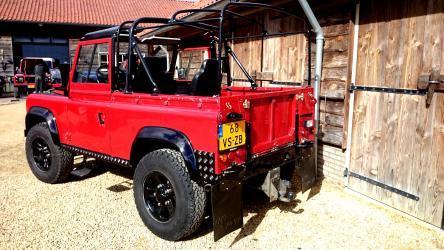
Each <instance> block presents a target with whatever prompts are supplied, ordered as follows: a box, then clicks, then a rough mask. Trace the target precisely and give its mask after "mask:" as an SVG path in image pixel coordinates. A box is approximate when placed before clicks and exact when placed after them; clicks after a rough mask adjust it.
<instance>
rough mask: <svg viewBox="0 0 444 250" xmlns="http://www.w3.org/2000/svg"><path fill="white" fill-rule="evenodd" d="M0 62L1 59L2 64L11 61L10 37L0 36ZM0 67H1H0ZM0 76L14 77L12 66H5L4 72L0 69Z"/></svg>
mask: <svg viewBox="0 0 444 250" xmlns="http://www.w3.org/2000/svg"><path fill="white" fill-rule="evenodd" d="M0 51H1V52H2V54H0V62H1V60H2V59H3V61H4V62H7V61H8V60H13V53H12V37H11V36H10V35H1V36H0ZM0 66H1V65H0ZM0 75H2V76H13V75H14V65H13V64H7V66H6V70H3V68H1V67H0Z"/></svg>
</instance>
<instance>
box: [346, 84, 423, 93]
mask: <svg viewBox="0 0 444 250" xmlns="http://www.w3.org/2000/svg"><path fill="white" fill-rule="evenodd" d="M353 91H370V92H382V93H391V94H406V95H425V94H426V93H427V92H426V91H425V90H421V89H402V88H386V87H372V86H359V85H351V86H350V92H353Z"/></svg>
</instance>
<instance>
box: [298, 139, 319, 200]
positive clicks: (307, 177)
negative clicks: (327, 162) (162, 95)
mask: <svg viewBox="0 0 444 250" xmlns="http://www.w3.org/2000/svg"><path fill="white" fill-rule="evenodd" d="M299 150H300V151H299V152H300V155H301V158H300V159H299V162H298V166H297V168H296V171H297V173H298V174H299V176H300V177H301V186H302V187H301V188H302V192H305V191H307V190H308V189H310V188H311V187H313V186H314V184H315V183H316V171H315V154H314V152H313V151H314V148H313V147H307V148H299Z"/></svg>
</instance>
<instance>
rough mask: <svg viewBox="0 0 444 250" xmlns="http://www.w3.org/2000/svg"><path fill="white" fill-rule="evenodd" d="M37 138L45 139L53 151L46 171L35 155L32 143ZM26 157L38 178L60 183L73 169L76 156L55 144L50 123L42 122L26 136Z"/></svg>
mask: <svg viewBox="0 0 444 250" xmlns="http://www.w3.org/2000/svg"><path fill="white" fill-rule="evenodd" d="M37 138H39V139H41V140H43V141H44V142H45V143H46V144H47V145H48V148H49V151H50V153H51V156H50V164H49V167H48V169H47V170H46V171H42V170H41V169H40V168H39V167H38V166H37V163H36V161H35V159H34V157H33V147H32V143H33V141H34V140H36V139H37ZM25 147H26V158H27V160H28V164H29V167H30V168H31V171H32V173H33V174H34V175H35V177H37V179H39V180H41V181H43V182H46V183H59V182H63V181H65V180H66V179H67V178H68V177H69V174H70V173H71V171H72V169H73V162H74V156H73V154H72V153H71V152H69V151H66V150H64V149H63V148H61V147H60V146H58V145H56V144H54V142H53V140H52V137H51V133H50V132H49V129H48V125H47V124H46V123H45V122H41V123H38V124H36V125H35V126H33V127H32V128H31V129H30V130H29V133H28V135H27V137H26V144H25Z"/></svg>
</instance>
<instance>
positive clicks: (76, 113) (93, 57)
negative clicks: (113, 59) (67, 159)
mask: <svg viewBox="0 0 444 250" xmlns="http://www.w3.org/2000/svg"><path fill="white" fill-rule="evenodd" d="M110 48H111V39H96V40H89V41H81V42H79V45H78V48H77V53H76V55H77V56H76V58H75V60H74V65H73V69H72V70H71V77H70V79H71V80H70V85H69V97H70V102H69V104H68V107H67V109H68V110H67V111H68V117H69V131H70V133H69V134H68V138H66V139H67V141H68V142H69V143H70V144H71V145H72V146H76V147H79V148H83V149H86V150H90V151H93V152H97V153H106V152H109V149H110V146H109V133H108V126H109V125H108V119H109V117H108V114H109V105H110V98H111V80H112V79H111V74H108V72H111V70H110V63H108V62H110V55H109V54H110V53H109V51H110Z"/></svg>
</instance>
